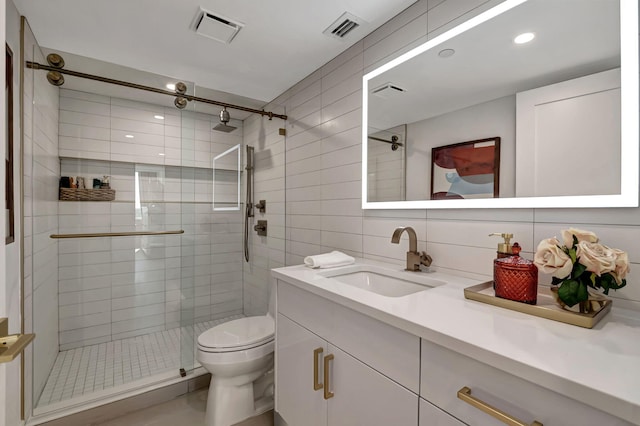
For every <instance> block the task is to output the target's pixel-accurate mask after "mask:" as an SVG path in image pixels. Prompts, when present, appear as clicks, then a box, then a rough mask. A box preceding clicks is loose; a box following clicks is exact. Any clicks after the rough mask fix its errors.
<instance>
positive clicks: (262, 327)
mask: <svg viewBox="0 0 640 426" xmlns="http://www.w3.org/2000/svg"><path fill="white" fill-rule="evenodd" d="M274 334H275V323H274V321H273V318H271V317H270V316H268V315H265V316H254V317H246V318H240V319H237V320H233V321H229V322H225V323H224V324H220V325H217V326H215V327H213V328H210V329H209V330H207V331H205V332H204V333H202V334H201V335H200V336H198V345H200V346H202V347H205V348H238V347H241V346H242V347H246V346H257V345H260V344H262V343H264V342H267V341H269V340H272V339H273V336H274Z"/></svg>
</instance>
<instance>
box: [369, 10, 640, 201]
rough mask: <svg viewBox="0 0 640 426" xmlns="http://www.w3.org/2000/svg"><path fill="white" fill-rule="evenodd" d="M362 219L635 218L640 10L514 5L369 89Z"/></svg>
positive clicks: (402, 61)
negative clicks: (373, 214)
mask: <svg viewBox="0 0 640 426" xmlns="http://www.w3.org/2000/svg"><path fill="white" fill-rule="evenodd" d="M362 144H363V176H362V186H363V188H362V199H363V208H365V209H375V208H380V209H388V208H489V207H494V208H511V207H637V206H638V5H637V2H634V1H620V0H580V1H575V0H554V1H550V0H528V1H527V0H508V1H505V2H502V3H500V4H499V5H497V6H495V7H493V8H491V9H489V10H487V11H485V12H483V13H481V14H480V15H477V16H475V17H474V18H472V19H470V20H469V21H466V22H464V23H463V24H461V25H459V26H457V27H455V28H453V29H451V30H449V31H447V32H445V33H443V34H440V35H438V36H437V37H435V38H432V39H431V40H429V41H427V42H426V43H424V44H423V45H421V46H418V47H416V48H415V49H413V50H411V51H409V52H407V53H406V54H404V55H402V56H400V57H398V58H396V59H394V60H392V61H391V62H389V63H387V64H385V65H383V66H381V67H379V68H378V69H376V70H374V71H372V72H370V73H368V74H367V75H365V76H364V78H363V140H362Z"/></svg>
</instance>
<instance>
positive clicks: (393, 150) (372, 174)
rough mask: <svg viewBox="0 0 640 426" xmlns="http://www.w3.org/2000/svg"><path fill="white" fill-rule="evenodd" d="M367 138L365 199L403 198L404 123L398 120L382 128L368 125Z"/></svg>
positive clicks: (405, 147) (388, 199)
mask: <svg viewBox="0 0 640 426" xmlns="http://www.w3.org/2000/svg"><path fill="white" fill-rule="evenodd" d="M368 139H369V144H368V155H367V170H368V177H367V179H368V183H367V185H368V186H367V188H368V197H369V198H368V199H369V200H375V201H390V200H393V199H404V196H405V179H406V177H405V171H406V161H407V159H406V150H407V131H406V125H404V124H402V125H400V126H396V127H393V128H391V129H385V130H380V129H374V128H370V129H369V134H368ZM394 197H403V198H394Z"/></svg>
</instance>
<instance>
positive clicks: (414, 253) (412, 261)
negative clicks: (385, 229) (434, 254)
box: [391, 226, 433, 271]
mask: <svg viewBox="0 0 640 426" xmlns="http://www.w3.org/2000/svg"><path fill="white" fill-rule="evenodd" d="M405 231H406V232H407V234H408V235H409V251H408V252H407V267H406V268H405V269H406V270H407V271H419V270H420V265H424V266H427V267H428V266H431V262H432V261H433V260H432V259H431V256H429V255H428V254H427V253H425V252H422V253H418V236H417V235H416V231H415V230H414V229H413V228H412V227H410V226H400V227H398V228H396V229H395V231H393V235H392V236H391V242H392V243H394V244H400V236H401V235H402V233H403V232H405Z"/></svg>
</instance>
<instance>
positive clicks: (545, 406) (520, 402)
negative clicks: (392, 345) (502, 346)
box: [420, 340, 631, 426]
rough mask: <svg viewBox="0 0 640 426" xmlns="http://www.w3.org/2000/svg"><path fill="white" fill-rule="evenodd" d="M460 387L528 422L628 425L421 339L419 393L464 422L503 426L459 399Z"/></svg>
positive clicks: (549, 425) (565, 425) (564, 425)
mask: <svg viewBox="0 0 640 426" xmlns="http://www.w3.org/2000/svg"><path fill="white" fill-rule="evenodd" d="M465 387H466V388H468V389H469V390H470V393H471V396H472V398H477V399H478V400H480V401H483V402H484V403H486V404H489V405H491V406H493V407H495V408H498V409H499V410H501V411H503V412H506V413H507V414H509V415H511V416H513V417H515V418H517V419H519V420H521V421H523V422H524V423H525V424H532V423H533V421H534V420H535V421H538V422H540V423H542V424H543V425H545V426H575V425H587V426H590V425H593V426H596V425H598V426H601V425H607V426H614V425H616V426H617V425H631V423H627V422H626V421H624V420H622V419H619V418H617V417H613V416H611V415H609V414H607V413H604V412H602V411H600V410H597V409H595V408H593V407H591V406H588V405H585V404H583V403H581V402H578V401H576V400H574V399H571V398H568V397H566V396H563V395H560V394H558V393H555V392H553V391H550V390H548V389H545V388H543V387H541V386H538V385H536V384H534V383H531V382H528V381H526V380H523V379H520V378H518V377H515V376H512V375H511V374H508V373H505V372H504V371H501V370H498V369H496V368H494V367H491V366H489V365H487V364H483V363H481V362H478V361H476V360H474V359H471V358H469V357H466V356H464V355H461V354H459V353H457V352H454V351H451V350H449V349H446V348H444V347H442V346H439V345H436V344H434V343H431V342H428V341H426V340H423V341H422V370H421V377H420V396H422V397H423V398H425V399H426V400H427V401H429V402H431V403H432V404H434V405H436V406H437V407H439V408H441V409H442V410H444V411H446V412H448V413H450V414H451V415H452V416H455V417H456V418H458V419H460V420H461V421H462V422H465V423H468V424H470V425H474V426H485V425H495V426H498V425H503V424H504V423H502V422H500V421H498V420H496V419H495V418H494V417H492V416H490V415H488V414H485V412H483V411H482V410H481V409H479V408H476V407H474V406H472V405H470V404H469V403H467V402H464V401H463V400H461V399H459V398H458V391H460V390H461V389H463V388H465Z"/></svg>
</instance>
